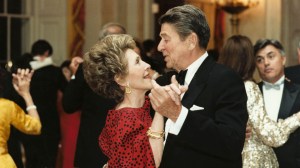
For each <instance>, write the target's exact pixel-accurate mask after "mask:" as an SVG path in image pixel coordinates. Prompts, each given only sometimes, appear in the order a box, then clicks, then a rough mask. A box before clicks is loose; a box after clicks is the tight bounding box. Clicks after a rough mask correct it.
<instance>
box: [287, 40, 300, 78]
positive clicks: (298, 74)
mask: <svg viewBox="0 0 300 168" xmlns="http://www.w3.org/2000/svg"><path fill="white" fill-rule="evenodd" d="M297 53H298V65H294V66H289V67H286V68H285V70H284V72H285V75H286V77H287V78H288V79H290V80H291V81H292V82H293V83H297V84H300V42H299V46H298V48H297Z"/></svg>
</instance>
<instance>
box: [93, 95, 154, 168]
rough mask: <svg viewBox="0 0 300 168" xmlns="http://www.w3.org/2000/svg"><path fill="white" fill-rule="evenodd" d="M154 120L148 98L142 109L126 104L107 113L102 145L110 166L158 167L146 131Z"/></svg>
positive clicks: (101, 135) (101, 140)
mask: <svg viewBox="0 0 300 168" xmlns="http://www.w3.org/2000/svg"><path fill="white" fill-rule="evenodd" d="M151 123H152V118H151V116H150V101H149V98H148V97H146V100H145V103H144V105H143V107H141V108H129V107H126V108H122V109H118V110H110V111H109V112H108V115H107V118H106V124H105V127H104V128H103V130H102V132H101V134H100V137H99V145H100V147H101V149H102V151H103V153H104V154H105V155H106V156H107V157H108V158H109V160H108V167H109V168H112V167H113V168H114V167H116V168H120V167H122V168H146V167H147V168H155V162H154V158H153V153H152V150H151V146H150V143H149V138H148V136H147V134H146V132H147V130H148V128H149V127H150V126H151Z"/></svg>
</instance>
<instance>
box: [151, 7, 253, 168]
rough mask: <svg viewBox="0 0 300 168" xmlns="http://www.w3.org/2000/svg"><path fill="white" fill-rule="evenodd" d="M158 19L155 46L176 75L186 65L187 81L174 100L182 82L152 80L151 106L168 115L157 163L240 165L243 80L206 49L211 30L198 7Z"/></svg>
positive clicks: (164, 166) (210, 167)
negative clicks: (163, 83) (167, 84)
mask: <svg viewBox="0 0 300 168" xmlns="http://www.w3.org/2000/svg"><path fill="white" fill-rule="evenodd" d="M160 24H161V31H160V36H161V41H160V43H159V45H158V50H159V51H161V52H162V53H163V55H164V57H165V61H166V65H167V68H173V69H175V70H176V71H177V72H180V73H179V74H182V72H186V71H185V70H187V72H186V75H185V77H184V75H183V77H182V79H183V81H182V82H183V83H182V84H184V85H186V86H188V90H187V91H186V92H185V93H183V94H182V95H180V96H182V100H181V102H180V103H179V104H178V105H177V104H176V101H174V100H173V99H172V98H171V96H169V95H170V94H171V93H172V92H173V94H174V93H176V94H180V92H178V93H177V91H178V90H177V89H178V87H179V89H180V88H181V86H177V84H176V81H174V80H172V84H171V87H170V88H172V89H170V90H166V89H165V88H164V87H162V86H159V85H158V84H157V83H156V82H155V81H153V89H152V90H151V93H150V94H149V97H150V99H151V104H152V107H153V108H154V110H155V111H157V112H159V113H161V114H162V115H164V116H165V117H167V118H168V120H167V122H166V127H165V133H166V142H165V147H164V151H163V157H162V162H161V165H160V167H161V168H169V167H172V168H177V167H178V168H179V167H186V168H194V167H197V168H220V167H230V168H241V167H242V156H241V152H242V150H243V145H244V141H245V130H246V123H247V119H248V113H247V107H246V102H247V95H246V91H245V87H244V83H243V80H242V79H241V78H240V77H239V75H238V74H237V73H235V72H234V71H233V70H231V69H229V68H227V67H225V66H223V65H220V64H217V63H216V62H215V61H214V58H212V57H211V56H209V55H208V54H207V51H206V48H207V45H208V41H209V37H210V29H209V26H208V23H207V21H206V18H205V15H204V13H203V12H202V11H201V10H200V9H198V8H196V7H194V6H192V5H184V6H178V7H175V8H172V9H170V10H169V11H167V13H165V14H164V15H162V16H161V18H160ZM167 76H169V75H164V76H162V77H161V78H167ZM172 78H174V77H172ZM165 80H167V79H165ZM157 81H158V82H159V81H164V80H163V79H159V78H158V79H157ZM178 81H179V82H181V81H180V77H179V78H178ZM159 83H160V82H159ZM174 87H175V88H177V89H174ZM176 90H177V91H176ZM174 91H176V92H174ZM170 92H171V93H170ZM176 94H175V95H176ZM179 98H180V97H179Z"/></svg>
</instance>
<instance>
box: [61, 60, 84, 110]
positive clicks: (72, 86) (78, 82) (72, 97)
mask: <svg viewBox="0 0 300 168" xmlns="http://www.w3.org/2000/svg"><path fill="white" fill-rule="evenodd" d="M86 85H87V83H86V82H85V80H84V76H83V69H82V65H80V66H79V67H78V70H77V72H76V75H75V79H72V80H70V82H69V83H68V84H67V85H66V86H65V89H64V95H63V100H62V104H63V108H64V110H65V112H66V113H73V112H76V111H77V110H79V109H81V107H82V103H83V97H84V96H83V92H84V88H85V87H86Z"/></svg>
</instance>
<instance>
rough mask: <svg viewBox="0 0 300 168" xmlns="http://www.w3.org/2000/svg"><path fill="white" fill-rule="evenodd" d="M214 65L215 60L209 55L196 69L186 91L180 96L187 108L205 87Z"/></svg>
mask: <svg viewBox="0 0 300 168" xmlns="http://www.w3.org/2000/svg"><path fill="white" fill-rule="evenodd" d="M214 65H215V62H214V61H213V60H212V59H211V58H210V57H207V58H206V59H205V60H204V62H203V63H202V64H201V66H200V67H199V69H198V70H197V72H196V74H195V75H194V77H193V79H192V80H191V83H190V84H189V87H188V90H187V92H186V93H185V94H184V96H183V98H182V104H183V106H184V107H186V108H187V109H190V108H191V107H192V105H193V104H194V101H195V99H196V98H197V96H198V95H199V94H200V93H201V92H202V91H203V89H204V88H205V86H206V81H207V80H208V77H209V74H210V71H211V70H212V68H213V66H214ZM195 88H197V89H195Z"/></svg>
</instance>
